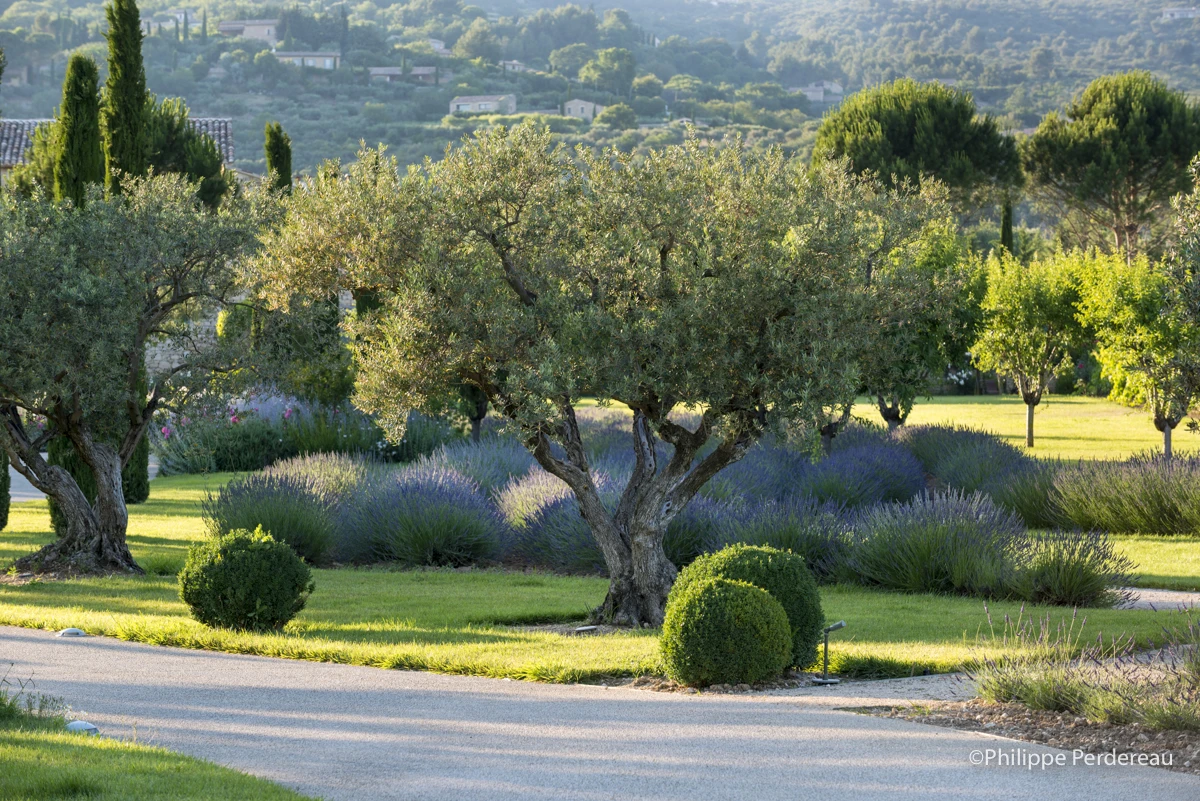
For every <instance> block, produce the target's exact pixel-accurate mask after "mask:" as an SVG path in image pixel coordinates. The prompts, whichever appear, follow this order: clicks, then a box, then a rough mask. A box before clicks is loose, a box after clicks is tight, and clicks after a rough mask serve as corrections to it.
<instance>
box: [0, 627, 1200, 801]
mask: <svg viewBox="0 0 1200 801" xmlns="http://www.w3.org/2000/svg"><path fill="white" fill-rule="evenodd" d="M9 662H12V663H14V667H13V668H12V675H13V676H19V677H26V676H30V675H32V676H33V678H34V680H35V682H36V684H37V689H38V690H39V691H42V692H46V693H50V694H53V695H59V696H62V697H63V698H64V699H65V700H66V701H67V702H68V703H69V704H71V705H72V706H73V707H74V709H75V710H76V711H77V714H78V715H79V716H80V717H83V718H85V719H87V720H89V721H91V722H93V723H95V724H97V725H99V726H100V727H101V729H102V731H103V732H104V733H105V734H106V735H109V736H117V737H128V736H131V735H133V734H134V732H135V730H136V736H137V739H138V740H142V741H148V742H151V743H154V744H158V745H163V746H166V747H168V748H173V749H176V750H179V751H184V752H186V753H190V754H194V755H196V756H199V757H203V758H206V759H210V760H213V761H215V762H218V763H220V764H223V765H229V766H231V767H235V768H239V769H241V770H245V771H248V772H250V773H254V774H257V775H259V776H263V777H266V778H269V779H273V780H275V781H279V782H282V783H283V784H286V785H289V786H291V787H294V788H296V789H298V790H300V791H302V792H306V793H310V794H312V795H317V796H323V797H325V798H329V799H414V800H416V799H422V800H424V799H430V800H433V799H454V800H455V801H458V799H472V800H473V801H474V800H478V801H490V800H491V799H519V800H520V801H538V800H540V799H547V801H549V800H550V799H554V801H560V800H565V801H573V800H574V799H581V800H584V801H592V800H593V799H594V800H595V801H600V799H605V800H606V801H607V800H610V799H649V800H650V801H674V800H675V799H679V801H708V800H709V799H711V800H712V801H718V800H719V801H735V800H736V799H754V801H773V800H774V799H788V801H794V799H800V798H809V797H821V798H823V799H828V801H841V800H849V799H853V801H864V799H877V798H887V799H889V801H904V800H906V799H912V800H913V801H917V799H920V801H927V799H931V798H944V799H955V800H956V801H957V799H996V800H997V801H999V799H1026V798H1052V799H1054V801H1073V800H1074V799H1079V801H1085V799H1086V801H1107V800H1108V799H1112V801H1118V800H1120V801H1127V800H1128V799H1133V798H1137V799H1154V801H1174V800H1175V799H1179V800H1180V801H1185V800H1186V801H1195V799H1197V798H1200V781H1198V780H1197V779H1195V778H1193V777H1189V776H1184V775H1180V774H1173V773H1168V772H1166V771H1161V770H1155V769H1151V768H1143V767H1084V766H1073V765H1072V764H1071V760H1070V755H1069V754H1068V755H1067V760H1066V762H1067V764H1066V765H1064V766H1061V767H1050V768H1049V769H1046V770H1044V771H1043V770H1035V771H1029V770H1027V769H1026V768H1024V767H973V766H972V765H971V755H972V752H979V753H983V752H984V750H986V749H989V748H991V749H1024V751H1025V753H1028V754H1054V753H1056V752H1054V751H1053V750H1052V749H1048V748H1045V747H1042V746H1034V745H1028V744H1018V743H1016V742H1014V741H1010V740H1002V739H999V738H996V737H992V736H989V735H984V734H977V733H971V732H960V731H953V730H948V729H939V728H935V727H930V726H923V725H920V724H916V723H910V722H906V721H901V720H889V719H882V718H877V717H870V716H866V715H859V714H855V713H852V712H845V711H838V710H836V709H834V708H831V707H833V706H837V705H841V704H846V703H849V704H852V705H855V706H858V705H867V704H870V703H872V702H873V701H874V700H878V699H885V700H889V701H895V700H898V699H904V698H913V697H919V696H921V695H924V696H926V697H928V696H930V695H933V696H943V695H946V694H948V693H949V694H951V695H953V694H954V693H956V692H961V691H962V687H963V685H962V684H961V682H958V681H957V680H955V679H954V678H953V677H932V678H931V679H912V680H905V681H904V682H875V683H867V682H862V683H857V684H847V685H842V686H839V687H835V688H826V689H823V690H817V689H815V688H813V689H808V688H806V689H801V690H790V691H781V692H778V693H774V694H765V695H763V694H759V695H712V694H702V695H698V696H697V695H686V694H678V693H655V692H648V691H645V690H637V689H629V688H613V689H605V688H603V687H595V686H580V685H575V686H559V685H546V684H533V683H523V682H514V681H497V680H491V679H482V678H473V677H456V676H440V675H436V674H431V673H410V672H404V671H385V670H376V669H372V668H359V667H350V666H345V665H328V664H316V663H311V662H298V661H287V660H275V659H266V658H260V657H246V656H235V655H229V654H218V653H208V652H203V651H184V650H178V649H171V648H157V647H153V646H146V645H140V644H134V643H126V642H120V641H117V640H110V639H103V638H91V637H89V638H84V639H74V640H71V639H60V638H55V637H54V636H53V635H52V634H51V633H49V632H43V631H32V630H27V629H15V628H5V627H0V664H4V663H9ZM955 688H957V689H955Z"/></svg>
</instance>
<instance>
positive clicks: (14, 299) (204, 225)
mask: <svg viewBox="0 0 1200 801" xmlns="http://www.w3.org/2000/svg"><path fill="white" fill-rule="evenodd" d="M123 190H124V193H123V194H122V195H121V196H119V197H118V196H104V195H103V194H101V192H100V190H99V189H98V188H96V189H93V190H91V191H90V194H89V195H88V198H87V202H86V203H84V204H83V205H81V206H79V207H76V206H74V205H72V204H69V203H56V202H54V201H52V200H50V199H49V198H47V197H45V196H44V195H40V194H38V195H35V196H33V197H31V198H21V197H17V196H14V195H11V194H9V195H5V196H4V197H3V198H2V199H0V448H2V449H3V452H4V454H5V455H6V457H7V458H6V461H8V462H10V463H11V464H13V465H14V466H15V467H16V469H17V470H18V471H19V472H21V473H22V474H23V475H24V476H25V477H26V478H27V479H29V481H30V482H31V483H33V485H34V486H36V487H37V488H38V489H41V490H42V491H44V492H46V493H47V494H48V495H50V496H52V497H53V498H54V499H55V501H57V502H58V504H59V506H60V507H61V508H62V509H63V512H64V514H65V515H66V517H67V521H68V525H67V529H68V530H67V532H66V533H65V534H64V536H63V537H62V538H60V539H59V540H57V541H55V542H54V543H51V544H50V545H48V546H47V547H46V548H45V549H43V550H42V551H40V552H38V553H37V554H33V555H31V556H29V557H25V558H24V559H23V560H22V564H23V565H27V566H29V567H32V568H36V569H46V570H50V569H57V568H64V569H70V570H73V571H74V570H78V571H85V572H86V571H93V570H102V571H111V570H130V571H138V570H139V568H138V567H137V564H136V563H135V562H134V561H133V558H132V557H131V556H130V555H129V551H128V549H127V548H126V546H125V528H126V525H127V522H128V514H127V512H126V509H125V502H124V499H123V497H122V492H121V467H122V466H123V464H124V463H125V462H127V461H128V460H129V458H130V455H131V454H132V453H133V450H134V448H135V447H136V445H137V443H138V441H139V439H140V438H141V437H142V436H144V435H145V432H146V428H147V427H148V426H149V424H150V419H151V417H152V415H153V414H154V412H155V411H156V410H158V409H162V408H168V407H170V406H172V405H173V404H176V403H178V402H180V401H181V400H183V399H184V398H186V397H188V396H191V395H195V394H196V393H197V392H199V391H201V390H202V389H203V387H204V386H205V385H206V384H207V382H208V381H209V380H210V379H212V377H213V376H214V375H219V374H221V373H223V372H224V371H225V370H227V369H228V368H229V367H230V366H231V364H232V363H233V361H232V360H233V358H234V354H229V353H222V352H221V350H220V348H219V346H218V345H217V344H216V343H215V342H214V341H213V338H211V337H205V336H204V335H203V331H202V330H201V329H199V328H198V327H197V326H196V325H195V323H196V321H197V320H202V319H204V318H205V317H206V316H207V315H211V314H213V313H215V310H216V309H217V308H219V307H220V306H221V305H222V304H224V303H226V302H228V301H230V300H231V299H232V298H234V297H235V296H236V295H237V293H238V292H240V287H239V284H238V281H239V279H240V275H239V272H238V269H237V266H236V264H237V260H238V259H239V258H240V257H241V256H242V255H243V254H245V253H247V252H248V251H249V250H251V249H252V248H253V246H254V244H255V242H256V240H257V235H258V230H259V227H260V226H261V225H262V222H263V220H264V219H266V218H267V216H268V212H267V207H266V206H264V205H263V201H262V199H261V198H259V197H257V196H256V195H253V194H249V193H248V194H246V195H244V196H242V197H240V198H236V199H230V200H228V201H226V202H225V203H224V204H223V205H222V206H221V207H220V208H219V209H218V210H216V211H213V210H210V209H209V208H207V207H205V206H204V205H203V204H202V203H201V201H200V200H199V199H198V198H197V197H196V187H195V185H192V184H188V183H187V182H186V181H185V180H184V179H182V178H180V177H178V176H162V177H154V178H147V179H130V180H129V181H128V183H127V184H126V185H125V186H124V187H123ZM155 346H156V347H158V348H160V349H161V350H160V353H162V354H164V355H165V356H166V358H165V359H164V360H161V361H160V364H159V365H158V366H157V367H154V368H153V369H147V368H146V363H145V359H144V356H145V353H146V349H147V347H155ZM163 363H165V364H167V366H165V367H164V366H163ZM143 380H145V382H146V383H145V384H143V383H142V382H143ZM142 387H145V388H146V391H144V392H143V391H142ZM117 420H120V421H121V430H120V431H114V430H112V427H113V425H114V423H115V422H116V421H117ZM35 423H40V427H39V426H38V425H36V424H35ZM56 436H59V437H65V438H67V439H68V440H69V441H70V442H71V444H72V446H73V447H74V448H75V450H76V452H77V453H78V454H79V456H80V458H81V459H82V460H83V461H84V462H85V463H86V464H87V465H88V466H89V467H90V468H92V471H93V473H94V474H95V476H96V479H97V496H96V502H95V503H94V504H90V503H88V501H87V499H86V497H85V496H84V495H83V493H82V492H80V490H79V487H78V485H77V484H76V483H75V480H74V479H73V478H72V477H71V476H70V474H69V473H68V472H67V471H66V470H64V469H62V468H61V467H57V466H54V465H49V464H47V463H46V460H45V459H44V458H43V457H42V456H41V451H42V450H43V449H44V447H45V446H46V445H47V443H48V442H49V440H50V439H51V438H53V437H56ZM114 438H119V441H118V442H117V443H116V444H112V441H113V439H114Z"/></svg>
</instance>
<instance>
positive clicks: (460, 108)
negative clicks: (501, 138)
mask: <svg viewBox="0 0 1200 801" xmlns="http://www.w3.org/2000/svg"><path fill="white" fill-rule="evenodd" d="M516 110H517V98H516V96H515V95H468V96H466V97H456V98H454V99H453V100H451V101H450V113H451V114H475V113H478V112H492V113H496V114H513V113H515V112H516Z"/></svg>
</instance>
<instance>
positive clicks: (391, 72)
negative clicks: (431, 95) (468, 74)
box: [367, 67, 450, 85]
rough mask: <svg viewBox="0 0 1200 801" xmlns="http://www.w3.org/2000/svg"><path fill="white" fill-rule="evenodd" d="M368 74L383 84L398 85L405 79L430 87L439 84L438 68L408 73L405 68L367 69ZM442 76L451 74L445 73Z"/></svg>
mask: <svg viewBox="0 0 1200 801" xmlns="http://www.w3.org/2000/svg"><path fill="white" fill-rule="evenodd" d="M367 74H368V75H370V76H371V80H373V81H381V82H383V83H396V82H397V81H403V80H405V79H407V80H409V81H413V82H414V83H426V84H430V85H432V84H436V83H439V80H438V78H439V76H438V68H437V67H413V68H412V69H411V70H409V71H408V72H405V71H404V67H367ZM442 74H443V75H449V74H450V73H446V72H444V71H443V73H442Z"/></svg>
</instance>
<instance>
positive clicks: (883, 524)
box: [839, 492, 1027, 598]
mask: <svg viewBox="0 0 1200 801" xmlns="http://www.w3.org/2000/svg"><path fill="white" fill-rule="evenodd" d="M849 526H850V529H851V533H850V537H849V556H848V558H847V559H846V562H845V564H844V567H843V569H842V571H841V572H840V575H839V577H840V578H842V579H843V580H847V581H851V582H855V583H861V584H866V585H870V586H877V587H883V588H886V589H891V590H899V591H901V592H933V593H949V594H955V595H974V596H979V597H984V598H987V597H996V596H998V597H1005V596H1008V595H1009V594H1010V590H1011V587H1012V586H1013V583H1014V580H1015V574H1016V567H1015V566H1016V561H1017V559H1016V557H1017V555H1018V553H1020V551H1021V549H1022V548H1023V547H1025V544H1026V542H1027V537H1026V533H1025V527H1024V526H1023V525H1022V524H1021V521H1020V520H1019V519H1018V518H1017V517H1016V515H1014V514H1013V513H1012V512H1009V511H1007V510H1003V509H1000V508H998V507H996V506H995V504H993V503H992V501H991V499H990V498H988V497H987V496H986V495H984V494H982V493H978V492H977V493H971V494H967V493H962V492H947V493H944V494H935V495H922V496H920V497H918V498H915V499H913V500H911V501H909V502H907V503H894V504H886V505H879V506H873V507H867V508H864V509H860V510H859V511H858V512H857V513H856V514H855V515H853V517H852V518H851V520H850V523H849Z"/></svg>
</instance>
